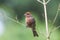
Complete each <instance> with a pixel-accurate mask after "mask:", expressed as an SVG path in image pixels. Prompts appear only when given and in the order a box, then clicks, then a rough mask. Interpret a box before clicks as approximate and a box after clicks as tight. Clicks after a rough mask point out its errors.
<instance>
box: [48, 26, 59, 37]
mask: <svg viewBox="0 0 60 40" xmlns="http://www.w3.org/2000/svg"><path fill="white" fill-rule="evenodd" d="M59 28H60V26H58V27H56V28H53V29H52V30H51V31H50V33H49V36H50V35H51V33H52V32H54V31H56V30H57V29H59Z"/></svg>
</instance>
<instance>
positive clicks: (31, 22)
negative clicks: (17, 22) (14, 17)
mask: <svg viewBox="0 0 60 40" xmlns="http://www.w3.org/2000/svg"><path fill="white" fill-rule="evenodd" d="M24 15H25V17H26V18H25V22H26V26H27V27H29V28H31V29H32V32H33V35H34V37H35V36H37V37H38V34H37V32H36V28H35V26H36V21H35V19H34V18H33V16H32V15H31V13H30V12H26V13H25V14H24Z"/></svg>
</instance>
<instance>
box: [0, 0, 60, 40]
mask: <svg viewBox="0 0 60 40" xmlns="http://www.w3.org/2000/svg"><path fill="white" fill-rule="evenodd" d="M41 1H42V0H41ZM46 1H47V0H46ZM59 4H60V0H51V1H50V2H49V3H48V4H47V13H48V14H47V15H48V24H49V32H50V30H52V28H56V27H57V26H59V25H60V11H58V9H59V8H58V6H59ZM27 11H29V12H31V13H32V15H33V17H34V18H35V19H36V30H37V32H38V34H39V37H33V34H32V31H31V29H30V28H26V25H25V16H24V13H25V12H27ZM57 11H58V13H59V14H58V17H57V19H56V21H55V23H54V25H52V22H53V20H54V17H55V15H56V13H57ZM45 30H46V29H45V18H44V9H43V5H42V4H41V3H39V2H37V0H0V40H46V37H45V36H44V35H43V34H45V35H46V31H45ZM50 40H60V28H58V29H57V30H55V31H53V32H52V34H51V35H50Z"/></svg>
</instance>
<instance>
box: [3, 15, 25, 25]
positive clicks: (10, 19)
mask: <svg viewBox="0 0 60 40" xmlns="http://www.w3.org/2000/svg"><path fill="white" fill-rule="evenodd" d="M4 16H5V17H7V18H8V19H10V20H11V21H13V22H15V23H18V24H20V25H23V26H25V25H24V24H23V23H21V22H19V21H16V20H14V19H13V18H10V17H8V16H7V15H6V14H4Z"/></svg>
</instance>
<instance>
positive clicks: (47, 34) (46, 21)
mask: <svg viewBox="0 0 60 40" xmlns="http://www.w3.org/2000/svg"><path fill="white" fill-rule="evenodd" d="M43 3H44V4H43V5H44V13H45V23H46V37H47V40H50V39H49V32H48V20H47V10H46V2H45V0H43Z"/></svg>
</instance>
